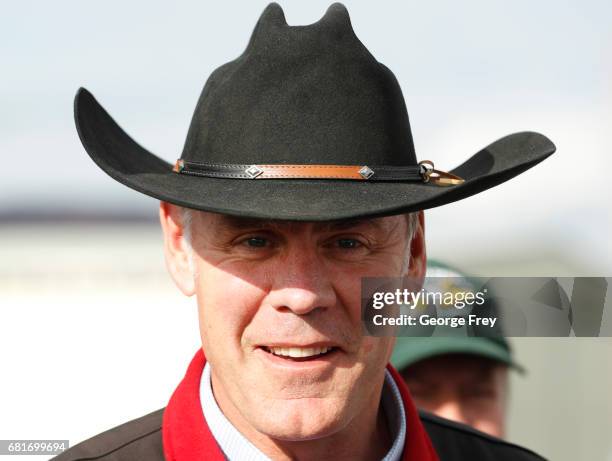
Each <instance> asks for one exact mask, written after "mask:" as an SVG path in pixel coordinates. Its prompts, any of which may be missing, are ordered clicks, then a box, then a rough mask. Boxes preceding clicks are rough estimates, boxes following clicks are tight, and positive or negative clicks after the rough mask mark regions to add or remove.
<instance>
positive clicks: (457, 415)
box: [434, 400, 470, 424]
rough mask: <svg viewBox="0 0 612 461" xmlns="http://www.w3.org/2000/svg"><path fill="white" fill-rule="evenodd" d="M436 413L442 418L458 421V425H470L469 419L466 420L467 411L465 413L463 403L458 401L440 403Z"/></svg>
mask: <svg viewBox="0 0 612 461" xmlns="http://www.w3.org/2000/svg"><path fill="white" fill-rule="evenodd" d="M434 413H435V414H437V415H438V416H441V417H442V418H446V419H450V420H451V421H457V422H458V423H463V424H469V423H470V421H468V418H466V415H465V411H463V408H462V405H461V403H460V402H458V401H457V400H447V401H445V402H442V403H440V404H439V405H438V406H437V408H436V409H435V411H434Z"/></svg>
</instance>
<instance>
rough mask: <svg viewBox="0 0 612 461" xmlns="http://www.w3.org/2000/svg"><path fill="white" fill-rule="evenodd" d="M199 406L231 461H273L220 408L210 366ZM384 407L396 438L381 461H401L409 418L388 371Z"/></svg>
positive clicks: (384, 387) (384, 390) (205, 367)
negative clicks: (213, 388)
mask: <svg viewBox="0 0 612 461" xmlns="http://www.w3.org/2000/svg"><path fill="white" fill-rule="evenodd" d="M200 402H201V405H202V412H203V413H204V418H205V419H206V422H207V424H208V428H209V429H210V432H211V433H212V435H213V437H214V438H215V440H216V441H217V443H218V444H219V447H220V448H221V451H223V454H224V455H225V457H226V458H227V459H228V460H229V461H270V458H268V457H267V456H266V455H264V454H263V453H262V452H261V451H260V450H259V449H258V448H257V447H256V446H255V445H253V444H252V443H251V442H250V441H249V440H248V439H247V438H246V437H244V436H243V435H242V434H241V433H240V432H239V431H238V429H236V428H235V427H234V426H233V425H232V423H230V422H229V420H228V419H227V418H226V417H225V415H224V414H223V412H222V411H221V409H220V408H219V405H217V401H216V400H215V396H214V395H213V391H212V384H211V379H210V365H209V364H208V362H206V365H205V366H204V371H203V372H202V377H201V380H200ZM381 404H382V407H383V411H384V413H385V417H386V418H387V425H388V427H389V430H390V431H391V437H393V445H392V446H391V449H390V450H389V451H388V452H387V454H386V455H385V457H384V458H383V459H382V461H399V460H400V459H401V457H402V453H403V451H404V444H405V442H406V414H405V411H404V403H403V402H402V396H401V394H400V391H399V388H398V387H397V384H396V383H395V381H394V380H393V377H392V376H391V373H389V371H388V370H385V383H384V385H383V390H382V396H381Z"/></svg>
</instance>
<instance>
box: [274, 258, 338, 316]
mask: <svg viewBox="0 0 612 461" xmlns="http://www.w3.org/2000/svg"><path fill="white" fill-rule="evenodd" d="M272 279H273V283H272V290H271V292H270V293H269V295H268V302H269V303H271V305H272V306H273V307H274V308H275V309H277V310H279V311H281V312H283V311H287V312H289V311H291V312H293V313H295V314H298V315H306V314H308V313H310V312H312V311H313V310H315V309H321V310H324V309H327V308H329V307H332V306H334V305H335V304H336V293H335V291H334V288H333V286H332V283H331V280H330V277H329V274H328V273H327V270H326V269H325V267H324V264H323V263H322V261H320V260H319V258H318V257H317V255H316V253H314V252H313V251H308V250H302V249H296V250H293V251H291V252H290V253H289V254H287V256H286V258H284V260H283V265H282V266H281V267H278V269H277V270H276V272H275V273H274V274H272Z"/></svg>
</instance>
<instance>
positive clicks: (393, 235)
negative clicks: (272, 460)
mask: <svg viewBox="0 0 612 461" xmlns="http://www.w3.org/2000/svg"><path fill="white" fill-rule="evenodd" d="M193 215H194V216H193V223H192V228H191V229H192V247H193V261H192V264H193V266H194V269H195V284H194V291H195V294H196V296H197V302H198V308H199V319H200V331H201V337H202V344H203V348H204V352H205V354H206V357H207V359H208V361H209V363H210V364H211V367H212V382H213V390H214V393H215V398H216V399H217V401H218V403H219V405H220V406H221V408H222V409H223V411H224V412H225V413H226V416H228V418H229V419H230V420H231V421H232V422H233V423H234V424H235V425H236V426H237V427H238V429H239V430H249V428H254V429H255V430H256V431H257V432H259V433H260V434H264V435H265V436H268V437H272V438H274V439H280V440H305V439H312V438H318V437H324V436H326V435H330V434H333V433H335V432H338V431H340V430H342V429H343V428H344V427H346V426H347V425H348V424H349V423H350V422H351V421H353V420H355V419H356V418H359V417H360V414H362V412H364V411H367V410H372V409H374V411H376V408H378V404H379V401H378V399H377V398H376V396H378V395H379V393H380V389H381V387H382V383H383V379H384V368H385V365H386V363H387V362H388V360H389V356H390V353H391V349H392V346H393V338H374V337H368V336H364V335H363V333H362V325H361V320H360V318H361V304H360V303H361V300H360V281H361V278H362V277H372V276H395V277H397V276H399V275H400V274H401V273H402V271H406V269H407V266H409V264H407V263H408V261H407V260H406V258H407V257H409V253H410V242H409V241H408V239H407V233H408V225H407V220H406V217H405V216H403V215H402V216H392V217H385V218H378V219H368V220H361V221H354V222H325V223H295V222H293V223H292V222H283V221H273V222H265V221H260V220H250V219H242V218H232V217H228V216H224V215H219V214H213V213H204V212H194V213H193ZM417 234H418V239H420V241H419V242H420V243H419V245H415V243H414V242H415V241H416V240H413V247H415V248H417V253H421V254H419V255H418V257H421V256H423V257H424V254H423V253H424V250H423V246H422V230H421V229H419V231H418V233H417ZM413 251H414V249H413ZM413 257H414V256H413ZM413 265H414V264H413ZM418 265H419V266H420V264H418ZM414 271H416V272H414ZM420 271H421V268H417V269H414V270H413V272H411V273H410V275H412V276H415V275H416V276H418V275H419V272H420ZM420 275H422V274H420Z"/></svg>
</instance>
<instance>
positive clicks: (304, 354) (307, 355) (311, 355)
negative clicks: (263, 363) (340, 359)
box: [261, 346, 337, 362]
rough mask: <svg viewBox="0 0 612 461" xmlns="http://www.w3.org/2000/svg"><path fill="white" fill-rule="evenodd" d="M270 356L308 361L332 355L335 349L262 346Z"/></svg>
mask: <svg viewBox="0 0 612 461" xmlns="http://www.w3.org/2000/svg"><path fill="white" fill-rule="evenodd" d="M261 348H262V349H263V350H264V351H266V352H268V353H269V354H273V355H276V356H278V357H281V358H283V359H288V360H293V361H299V362H302V361H307V360H313V359H317V358H320V357H323V356H326V355H329V354H331V353H332V352H334V351H335V350H336V349H337V348H335V347H272V346H261Z"/></svg>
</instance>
